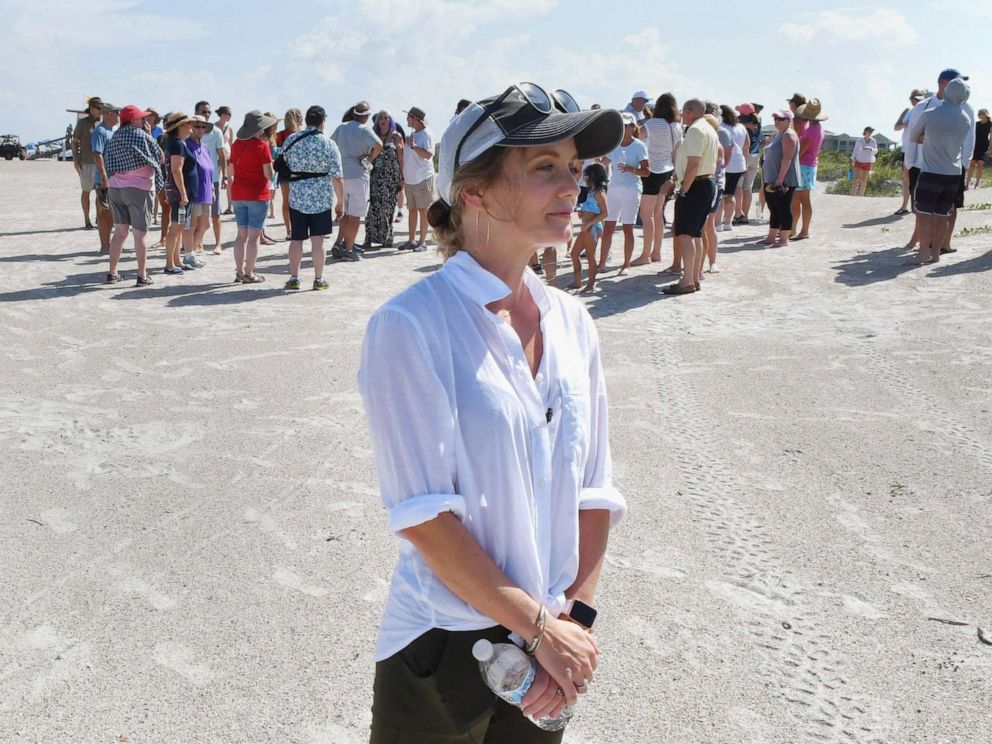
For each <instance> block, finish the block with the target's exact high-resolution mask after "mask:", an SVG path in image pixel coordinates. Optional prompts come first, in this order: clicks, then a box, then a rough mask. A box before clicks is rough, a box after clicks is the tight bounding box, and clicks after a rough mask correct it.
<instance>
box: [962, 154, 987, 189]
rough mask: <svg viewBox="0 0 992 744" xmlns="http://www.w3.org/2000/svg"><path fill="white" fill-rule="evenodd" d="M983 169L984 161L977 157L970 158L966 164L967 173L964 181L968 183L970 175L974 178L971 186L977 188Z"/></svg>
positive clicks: (980, 181)
mask: <svg viewBox="0 0 992 744" xmlns="http://www.w3.org/2000/svg"><path fill="white" fill-rule="evenodd" d="M984 169H985V161H984V160H982V159H980V158H978V159H975V160H972V161H971V162H970V163H969V164H968V175H967V176H966V177H965V183H966V184H970V183H971V179H972V177H974V179H975V185H974V186H972V188H975V189H977V188H978V187H979V185H981V183H982V171H983V170H984Z"/></svg>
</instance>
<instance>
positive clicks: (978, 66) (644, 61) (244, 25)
mask: <svg viewBox="0 0 992 744" xmlns="http://www.w3.org/2000/svg"><path fill="white" fill-rule="evenodd" d="M804 6H805V7H806V8H810V10H803V8H804ZM0 18H2V19H3V21H4V28H5V33H4V43H3V45H2V46H0V133H7V132H10V133H14V134H19V135H21V137H22V138H23V139H24V140H25V141H32V140H37V139H43V138H48V137H55V136H58V135H60V134H61V133H63V132H64V131H65V127H66V125H67V124H69V123H71V121H72V117H71V116H70V115H67V114H66V113H65V109H67V108H82V107H83V102H84V100H85V98H86V97H87V96H90V95H99V96H102V97H103V98H104V99H105V100H108V101H112V102H113V103H115V104H118V105H125V104H128V103H137V104H139V105H142V106H145V105H153V106H155V107H156V108H157V109H158V110H159V111H160V112H162V113H164V112H166V111H169V110H176V109H179V110H184V111H186V112H187V113H192V107H193V103H194V102H195V101H197V100H199V99H201V98H204V99H207V100H209V101H210V102H211V103H212V104H213V106H214V108H216V107H217V106H219V105H221V104H227V105H229V106H231V107H232V109H233V110H234V114H235V122H236V123H239V122H240V120H241V117H242V116H243V114H244V112H245V111H246V110H248V109H250V108H259V109H262V110H263V111H264V110H269V111H274V112H276V113H277V115H279V116H281V115H282V113H283V112H284V111H285V110H286V109H287V108H290V107H293V106H296V107H299V108H301V109H305V108H306V107H307V106H309V105H311V104H313V103H319V104H321V105H323V106H324V107H325V108H327V110H328V112H329V113H330V115H331V117H332V118H334V119H337V118H338V117H339V116H340V114H341V113H342V112H343V111H344V109H345V108H347V107H348V106H349V105H351V104H352V103H354V102H355V101H357V100H360V99H363V98H364V99H367V100H369V101H371V103H372V105H373V106H374V107H376V108H386V109H387V110H389V111H391V112H393V113H394V114H396V113H398V112H400V111H401V110H402V109H406V108H409V106H411V105H416V106H420V107H421V108H423V109H424V110H426V111H427V114H428V119H429V124H430V125H431V127H432V129H434V131H435V134H437V135H440V133H441V131H442V130H443V129H444V126H445V124H446V123H447V121H448V119H449V117H450V115H451V113H452V110H453V108H454V104H455V102H456V101H457V100H458V99H459V98H462V97H464V98H473V99H477V98H481V97H484V96H486V95H491V94H494V93H498V92H501V91H502V90H503V89H504V88H505V87H506V86H507V85H508V84H509V83H511V82H516V81H519V80H531V81H534V82H536V83H538V84H540V85H542V86H544V87H546V88H548V89H552V88H558V87H561V88H565V89H567V90H569V91H570V92H571V93H572V94H573V95H574V96H575V97H576V98H577V99H578V101H579V103H580V104H581V105H583V106H589V105H591V104H592V103H594V102H598V103H600V104H602V105H604V106H617V107H619V106H622V105H623V104H625V103H626V102H627V101H628V100H629V98H630V94H631V93H632V92H633V91H634V90H635V89H638V88H643V89H646V90H647V91H648V93H649V94H650V95H651V96H652V97H654V96H657V95H659V94H660V93H663V92H666V91H671V92H673V93H674V94H675V95H676V97H677V98H678V100H679V101H682V100H684V99H685V98H688V97H702V98H707V99H710V100H714V101H717V102H719V103H730V104H737V103H740V102H742V101H757V102H759V103H762V104H764V105H765V106H766V107H768V108H769V109H770V108H772V107H777V106H780V105H784V103H785V100H786V99H787V98H788V97H789V96H790V95H791V94H792V93H793V92H795V91H799V92H802V93H805V94H806V95H808V96H816V97H818V98H820V99H821V100H822V103H823V109H824V111H825V112H826V113H827V114H829V116H830V120H829V121H828V122H827V123H826V127H827V129H830V130H832V131H836V132H840V131H847V132H854V133H860V131H861V130H862V129H863V128H864V126H866V125H871V126H874V127H875V128H876V129H878V130H879V131H881V132H883V133H885V134H887V135H889V136H893V137H894V136H895V135H894V133H893V131H892V124H893V123H894V122H895V120H896V117H897V116H898V114H899V113H900V111H902V109H903V107H904V106H905V105H906V102H907V97H908V93H909V91H910V89H911V88H913V87H929V88H932V87H934V86H935V85H936V79H937V74H938V73H939V72H940V70H942V69H943V68H945V67H949V66H952V67H956V68H958V69H959V70H961V71H962V72H963V73H964V74H966V75H970V76H971V81H970V83H969V85H970V86H971V89H972V96H971V103H972V105H973V107H974V108H975V109H976V110H977V109H978V108H981V107H989V106H990V104H992V84H990V78H992V66H990V65H989V63H988V58H987V57H986V55H987V53H988V44H987V39H988V37H989V31H990V30H992V3H990V2H987V1H986V0H982V1H981V2H979V1H978V0H934V1H933V2H921V1H920V0H908V1H905V2H899V3H891V4H888V5H875V4H867V3H864V4H860V5H858V4H851V5H822V4H816V3H806V4H804V3H797V2H794V1H792V2H777V1H776V2H762V3H758V2H753V1H752V2H747V1H740V2H722V1H718V2H710V3H699V2H678V3H669V2H660V1H659V0H625V1H624V2H616V3H614V2H598V1H594V0H475V1H474V2H473V1H470V0H378V1H377V2H373V1H372V0H306V2H292V3H290V2H285V0H282V1H280V0H266V1H265V2H259V1H258V0H241V1H240V2H237V3H229V2H189V1H188V0H174V1H173V2H154V3H152V2H141V1H139V0H86V2H82V1H81V0H0ZM703 18H708V21H707V24H706V26H705V30H704V31H703V32H702V34H703V35H702V36H701V35H700V32H701V30H702V29H703V28H704V27H703V25H702V24H701V19H703ZM400 118H401V120H402V114H400Z"/></svg>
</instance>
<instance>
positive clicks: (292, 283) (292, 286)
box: [282, 277, 300, 289]
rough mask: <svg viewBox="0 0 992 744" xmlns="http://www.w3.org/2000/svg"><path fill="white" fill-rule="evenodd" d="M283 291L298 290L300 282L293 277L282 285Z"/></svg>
mask: <svg viewBox="0 0 992 744" xmlns="http://www.w3.org/2000/svg"><path fill="white" fill-rule="evenodd" d="M282 288H283V289H299V288H300V280H299V279H298V278H297V277H293V278H292V279H290V280H289V281H288V282H286V283H285V284H283V285H282Z"/></svg>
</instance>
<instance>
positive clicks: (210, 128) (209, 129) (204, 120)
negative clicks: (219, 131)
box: [191, 114, 214, 134]
mask: <svg viewBox="0 0 992 744" xmlns="http://www.w3.org/2000/svg"><path fill="white" fill-rule="evenodd" d="M191 118H192V119H193V122H194V126H195V125H196V124H206V125H207V132H212V131H213V130H214V125H213V122H210V121H207V117H206V116H201V115H200V114H196V115H195V116H193V117H191ZM207 132H204V134H206V133H207Z"/></svg>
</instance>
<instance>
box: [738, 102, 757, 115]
mask: <svg viewBox="0 0 992 744" xmlns="http://www.w3.org/2000/svg"><path fill="white" fill-rule="evenodd" d="M734 108H735V109H737V113H739V114H741V115H742V116H749V115H751V114H753V113H755V110H754V105H753V104H750V103H742V104H741V105H739V106H734Z"/></svg>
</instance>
